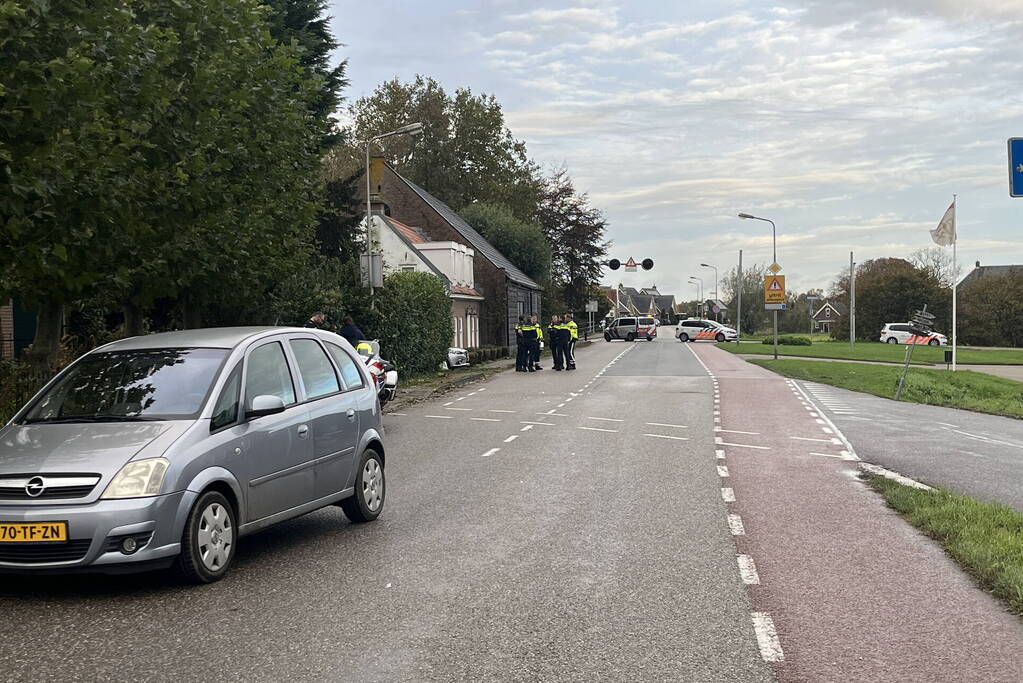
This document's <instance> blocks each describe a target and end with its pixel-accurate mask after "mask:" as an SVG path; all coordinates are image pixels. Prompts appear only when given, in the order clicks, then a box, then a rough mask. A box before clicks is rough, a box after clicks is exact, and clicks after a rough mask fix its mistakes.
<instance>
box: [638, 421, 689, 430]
mask: <svg viewBox="0 0 1023 683" xmlns="http://www.w3.org/2000/svg"><path fill="white" fill-rule="evenodd" d="M647 424H648V425H650V426H651V427H675V428H676V429H689V427H687V426H686V425H670V424H665V423H664V422H647Z"/></svg>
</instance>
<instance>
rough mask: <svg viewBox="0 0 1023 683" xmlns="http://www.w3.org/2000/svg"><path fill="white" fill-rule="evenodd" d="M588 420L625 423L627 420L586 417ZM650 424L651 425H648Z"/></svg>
mask: <svg viewBox="0 0 1023 683" xmlns="http://www.w3.org/2000/svg"><path fill="white" fill-rule="evenodd" d="M586 419H587V420H603V421H604V422H625V420H619V419H618V418H617V417H590V416H589V415H587V416H586ZM647 424H649V423H647Z"/></svg>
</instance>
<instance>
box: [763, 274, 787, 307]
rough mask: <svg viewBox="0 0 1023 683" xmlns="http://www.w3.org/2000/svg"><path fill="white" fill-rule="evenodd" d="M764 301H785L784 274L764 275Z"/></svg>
mask: <svg viewBox="0 0 1023 683" xmlns="http://www.w3.org/2000/svg"><path fill="white" fill-rule="evenodd" d="M764 303H765V304H783V303H785V276H784V275H765V276H764Z"/></svg>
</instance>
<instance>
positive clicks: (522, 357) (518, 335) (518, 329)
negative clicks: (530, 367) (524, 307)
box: [515, 315, 529, 372]
mask: <svg viewBox="0 0 1023 683" xmlns="http://www.w3.org/2000/svg"><path fill="white" fill-rule="evenodd" d="M525 326H526V319H525V318H524V317H523V316H521V315H520V316H519V322H518V323H517V324H516V325H515V372H526V365H527V363H528V362H529V345H528V344H527V343H526V339H525V337H523V335H522V328H524V327H525Z"/></svg>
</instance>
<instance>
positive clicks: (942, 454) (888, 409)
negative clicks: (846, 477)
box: [797, 370, 1023, 511]
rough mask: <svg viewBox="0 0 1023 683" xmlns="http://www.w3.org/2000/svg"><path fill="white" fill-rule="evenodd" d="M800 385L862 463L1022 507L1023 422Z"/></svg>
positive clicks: (975, 495)
mask: <svg viewBox="0 0 1023 683" xmlns="http://www.w3.org/2000/svg"><path fill="white" fill-rule="evenodd" d="M910 372H912V370H910ZM797 384H799V385H800V386H802V387H803V388H804V389H805V390H806V392H807V393H808V394H810V395H811V396H812V397H813V398H814V400H815V401H816V402H817V403H818V404H819V405H820V406H821V407H822V409H823V410H824V411H825V413H826V414H827V415H828V417H829V418H830V419H831V420H833V421H834V422H835V424H837V425H838V426H839V427H840V428H841V430H842V431H843V432H844V433H845V435H846V436H847V437H848V438H849V441H850V442H851V443H852V444H853V446H854V447H855V448H856V452H857V454H858V455H859V457H860V458H861V459H862V460H865V461H866V462H870V463H873V464H875V465H881V466H882V467H887V468H888V469H891V470H895V471H896V472H899V473H900V474H904V475H906V476H907V477H911V478H913V479H916V480H917V481H921V482H923V483H925V484H930V485H932V486H942V487H945V488H948V489H951V490H953V491H958V492H959V493H965V494H969V495H971V496H974V497H975V498H979V499H980V500H985V501H989V502H999V503H1004V504H1006V505H1010V506H1012V507H1014V508H1016V509H1017V510H1021V511H1023V487H1021V486H1020V482H1021V481H1023V420H1016V419H1013V418H1009V417H999V416H997V415H984V414H982V413H974V412H970V411H968V410H956V409H954V408H941V407H938V406H928V405H921V404H919V403H903V402H898V401H892V400H890V399H887V398H880V397H878V396H872V395H870V394H861V393H859V392H855V391H847V390H845V389H839V388H837V387H831V386H827V385H823V384H817V383H814V382H797Z"/></svg>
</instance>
